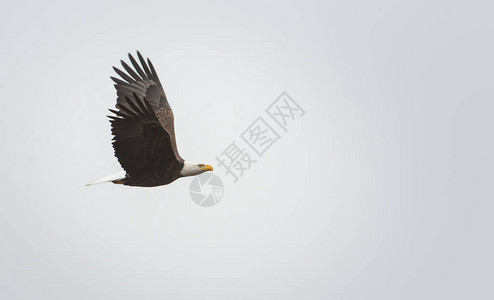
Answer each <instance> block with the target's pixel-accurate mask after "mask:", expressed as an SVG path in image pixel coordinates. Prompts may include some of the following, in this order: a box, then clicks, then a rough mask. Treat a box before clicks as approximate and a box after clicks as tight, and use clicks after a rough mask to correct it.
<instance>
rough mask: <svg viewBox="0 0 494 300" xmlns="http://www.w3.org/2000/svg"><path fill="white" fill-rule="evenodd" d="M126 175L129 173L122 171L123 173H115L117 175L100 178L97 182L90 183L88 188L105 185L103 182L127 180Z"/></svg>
mask: <svg viewBox="0 0 494 300" xmlns="http://www.w3.org/2000/svg"><path fill="white" fill-rule="evenodd" d="M125 174H127V173H126V172H125V171H122V172H118V173H115V174H112V175H108V176H106V177H103V178H100V179H97V180H93V181H91V182H90V183H88V184H86V186H87V185H93V184H98V183H103V182H112V181H114V180H120V179H124V178H125Z"/></svg>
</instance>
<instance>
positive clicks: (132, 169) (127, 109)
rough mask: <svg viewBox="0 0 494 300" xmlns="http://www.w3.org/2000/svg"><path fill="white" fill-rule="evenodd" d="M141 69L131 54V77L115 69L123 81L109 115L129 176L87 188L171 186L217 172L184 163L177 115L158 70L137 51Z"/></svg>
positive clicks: (118, 81)
mask: <svg viewBox="0 0 494 300" xmlns="http://www.w3.org/2000/svg"><path fill="white" fill-rule="evenodd" d="M137 57H138V59H139V62H140V64H141V65H139V64H138V63H137V61H136V60H135V59H134V57H133V56H132V55H131V54H130V53H129V60H130V62H131V63H132V65H133V66H134V69H132V68H131V67H130V66H129V65H128V64H126V63H125V62H124V61H123V60H122V61H121V63H122V66H123V68H124V69H125V71H127V73H125V72H123V71H122V70H120V69H118V68H116V67H113V69H114V70H115V72H116V73H117V74H118V75H119V76H120V77H121V79H119V78H115V77H111V79H112V80H113V81H114V82H115V88H116V90H117V104H116V108H117V110H113V109H110V112H112V113H113V114H114V115H110V116H108V117H109V118H110V122H111V127H112V134H113V149H114V150H115V156H116V157H117V159H118V161H119V163H120V165H121V166H122V168H123V169H124V170H125V171H123V172H119V173H117V174H113V175H110V176H106V177H103V178H101V179H98V180H94V181H92V182H90V183H88V184H87V185H92V184H97V183H103V182H113V183H116V184H124V185H130V186H143V187H152V186H159V185H166V184H169V183H171V182H173V181H175V180H177V179H178V178H180V177H185V176H194V175H198V174H201V173H203V172H206V171H212V170H213V167H211V166H210V165H207V164H197V163H192V162H188V161H185V160H184V159H183V158H182V157H181V156H180V154H179V153H178V149H177V143H176V141H175V128H174V118H173V111H172V109H171V107H170V104H169V103H168V100H167V99H166V95H165V91H164V90H163V87H162V85H161V83H160V80H159V78H158V74H157V73H156V71H155V69H154V67H153V64H152V63H151V61H150V60H149V58H148V59H147V63H146V61H145V60H144V58H143V57H142V55H141V53H139V51H137Z"/></svg>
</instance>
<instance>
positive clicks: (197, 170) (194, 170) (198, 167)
mask: <svg viewBox="0 0 494 300" xmlns="http://www.w3.org/2000/svg"><path fill="white" fill-rule="evenodd" d="M206 171H213V167H211V166H210V165H205V164H197V163H192V162H188V161H184V166H183V168H182V170H180V176H182V177H186V176H194V175H199V174H201V173H204V172H206Z"/></svg>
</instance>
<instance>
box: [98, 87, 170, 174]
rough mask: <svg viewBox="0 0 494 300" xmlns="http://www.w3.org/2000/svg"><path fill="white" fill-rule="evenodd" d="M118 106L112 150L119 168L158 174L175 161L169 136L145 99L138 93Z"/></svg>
mask: <svg viewBox="0 0 494 300" xmlns="http://www.w3.org/2000/svg"><path fill="white" fill-rule="evenodd" d="M124 101H125V105H123V104H120V103H118V104H117V108H118V109H119V111H116V110H111V109H110V111H111V112H113V113H114V114H115V115H116V116H108V117H109V118H110V119H111V121H110V122H111V124H112V134H113V135H114V138H113V148H114V150H115V156H116V157H117V158H118V161H119V162H120V165H121V166H122V168H124V169H125V171H127V174H129V175H130V177H131V178H132V175H133V174H144V173H148V172H153V171H160V170H164V169H165V168H167V166H171V165H175V164H176V163H177V161H178V159H177V157H176V156H175V154H174V151H173V147H172V145H171V140H170V134H169V133H168V132H167V131H166V130H165V129H164V128H163V127H162V126H161V124H160V122H159V121H158V118H157V117H156V114H155V113H154V111H153V108H152V106H151V104H150V103H149V101H148V100H147V99H146V98H142V100H141V99H140V98H139V97H138V95H137V94H135V93H134V94H133V99H132V100H131V99H130V98H129V97H125V98H124Z"/></svg>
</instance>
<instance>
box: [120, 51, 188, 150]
mask: <svg viewBox="0 0 494 300" xmlns="http://www.w3.org/2000/svg"><path fill="white" fill-rule="evenodd" d="M137 57H138V59H139V62H140V63H141V65H139V64H138V63H137V61H136V60H135V59H134V57H133V56H132V55H131V54H130V53H129V59H130V62H131V63H132V66H133V67H134V69H132V68H131V67H130V66H129V65H128V64H126V63H125V62H124V61H123V60H122V61H121V63H122V66H123V68H124V69H125V71H127V73H128V74H127V73H125V72H123V71H122V70H120V69H118V68H115V67H113V69H114V70H115V72H117V74H118V75H119V76H120V77H121V78H122V79H118V78H115V77H111V79H112V80H113V81H114V82H115V89H116V90H117V107H119V106H120V107H125V108H127V109H130V108H131V107H130V106H129V105H128V103H127V101H126V100H125V98H126V97H128V98H130V99H132V97H133V94H136V95H137V96H139V98H141V99H142V98H146V99H147V101H148V102H149V104H150V105H151V107H152V110H153V111H154V113H155V115H156V116H157V118H158V121H159V123H160V124H161V126H162V127H163V128H164V129H165V130H166V131H167V132H168V133H169V134H170V140H171V145H172V148H173V152H174V153H175V156H177V157H179V158H180V154H179V153H178V148H177V143H176V139H175V125H174V116H173V111H172V109H171V107H170V104H169V103H168V100H167V99H166V95H165V91H164V90H163V87H162V86H161V82H160V80H159V78H158V74H157V73H156V70H155V69H154V67H153V64H152V63H151V61H150V60H149V58H148V59H147V63H146V61H145V60H144V58H143V57H142V55H141V53H139V51H137ZM180 159H181V158H180Z"/></svg>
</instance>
